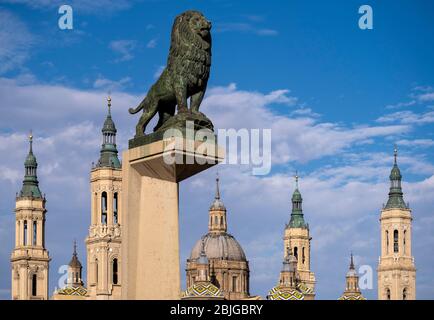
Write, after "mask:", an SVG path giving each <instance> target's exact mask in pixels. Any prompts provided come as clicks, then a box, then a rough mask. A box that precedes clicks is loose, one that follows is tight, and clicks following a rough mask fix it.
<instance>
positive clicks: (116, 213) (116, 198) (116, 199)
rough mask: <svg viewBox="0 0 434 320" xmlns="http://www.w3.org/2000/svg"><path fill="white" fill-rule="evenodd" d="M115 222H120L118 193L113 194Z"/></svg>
mask: <svg viewBox="0 0 434 320" xmlns="http://www.w3.org/2000/svg"><path fill="white" fill-rule="evenodd" d="M113 223H114V224H117V223H118V193H117V192H115V194H114V195H113Z"/></svg>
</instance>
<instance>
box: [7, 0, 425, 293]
mask: <svg viewBox="0 0 434 320" xmlns="http://www.w3.org/2000/svg"><path fill="white" fill-rule="evenodd" d="M68 3H69V4H71V5H72V7H73V9H74V29H73V30H60V29H59V28H58V27H57V20H58V18H59V14H58V13H57V9H58V7H59V5H60V4H63V2H60V1H56V0H53V1H49V0H39V1H27V0H0V112H1V114H2V117H1V118H0V151H1V153H2V158H1V161H0V194H1V195H2V197H1V199H0V241H1V243H2V244H4V245H2V246H1V248H0V298H4V299H8V298H9V297H10V292H9V290H10V278H9V274H10V273H9V268H10V266H9V256H10V252H11V250H12V247H13V237H14V232H13V230H14V228H13V221H14V216H13V207H14V195H15V192H17V191H18V190H19V189H20V184H21V181H22V176H23V173H24V172H23V165H22V163H23V161H24V157H25V155H26V152H27V144H26V135H27V132H28V131H29V129H30V128H32V129H33V130H34V134H35V153H36V156H37V157H38V161H39V164H40V167H39V168H40V170H39V178H40V182H41V189H42V191H43V192H45V193H46V194H47V199H48V203H47V207H48V215H47V247H48V249H49V251H50V254H51V256H52V257H53V261H52V263H51V275H50V276H51V279H50V285H51V289H53V288H54V286H55V285H56V283H57V279H58V277H59V276H58V275H57V273H56V272H57V269H58V268H59V266H60V265H63V264H66V263H68V261H69V259H70V255H71V251H72V241H73V239H74V238H76V239H77V240H78V242H79V250H80V257H81V260H82V262H84V261H85V257H84V252H85V251H84V238H85V236H86V233H87V228H88V224H89V220H90V212H89V210H90V206H89V205H88V204H89V203H90V198H89V181H88V180H89V170H90V166H91V162H92V161H96V160H97V159H98V152H99V147H100V143H101V137H100V129H101V125H102V122H103V120H104V116H105V112H106V109H105V97H106V95H107V92H109V91H111V92H112V95H113V114H114V119H115V121H116V124H117V126H118V131H119V138H118V142H119V149H124V148H125V147H126V142H127V140H128V139H129V138H130V137H132V135H133V129H134V125H135V121H136V118H134V117H131V116H129V115H128V114H127V112H126V110H127V109H128V108H129V107H131V106H134V105H136V104H137V103H138V102H139V101H140V100H141V99H142V98H143V96H144V95H145V94H146V91H147V89H148V88H149V86H150V85H152V83H153V82H154V81H155V77H156V75H157V74H158V71H159V70H161V67H162V66H164V65H165V63H166V59H167V53H168V48H169V42H170V30H171V26H172V22H173V19H174V17H175V16H176V15H177V14H179V13H180V12H182V11H184V10H187V9H197V10H200V11H202V12H203V13H204V14H205V16H207V18H208V19H209V20H211V21H212V23H213V30H212V34H213V57H212V58H213V61H212V71H211V78H210V80H209V90H208V92H207V97H206V99H205V101H204V103H203V108H202V109H203V110H204V112H205V113H206V114H207V115H209V117H210V118H211V119H212V120H213V122H214V124H215V125H216V127H218V128H236V129H239V128H271V129H272V141H273V143H272V162H273V167H272V171H271V173H270V174H269V175H267V176H264V177H255V176H252V175H250V171H249V170H246V168H244V167H242V166H234V165H225V166H220V168H219V171H220V175H221V182H222V196H223V200H224V202H225V204H226V207H227V208H228V219H229V229H230V232H231V233H233V234H234V235H235V236H236V238H237V239H238V240H239V241H240V243H241V244H242V245H243V247H244V248H245V251H246V254H247V256H248V258H249V260H250V264H251V269H252V273H251V289H252V290H251V291H252V292H251V293H252V294H260V295H262V296H264V295H265V294H266V292H267V290H268V289H270V288H271V287H272V286H274V285H275V283H276V281H277V279H278V273H279V269H280V266H281V260H282V255H283V244H282V236H283V227H284V224H285V222H287V221H288V219H289V213H290V197H291V193H292V191H293V188H294V183H293V179H292V176H293V175H294V172H295V170H298V171H299V172H300V175H301V177H302V178H301V182H300V189H301V192H302V194H303V197H304V209H305V216H306V220H307V221H308V222H309V224H310V226H311V233H312V237H313V240H312V269H313V271H314V272H315V273H316V276H317V281H318V282H317V292H318V295H317V296H318V298H321V299H336V298H337V297H338V296H339V295H340V294H341V293H342V291H343V289H344V280H345V279H344V277H345V272H346V269H347V267H348V256H349V252H350V251H351V250H352V251H353V252H354V253H355V255H356V262H357V263H358V264H368V265H371V266H372V268H373V270H374V271H375V268H376V264H377V259H378V255H379V222H378V218H379V210H380V209H381V205H382V203H383V202H386V199H387V192H388V190H387V188H388V174H389V171H390V168H391V164H392V151H393V144H394V143H397V144H398V146H399V149H400V157H399V162H400V167H401V169H402V172H403V175H404V179H405V183H404V192H405V198H406V201H409V202H410V206H411V207H412V209H413V214H414V232H413V250H414V256H415V259H416V267H417V269H418V273H417V296H418V298H425V299H432V298H434V280H433V279H432V277H431V274H432V273H433V272H434V267H433V265H434V258H433V257H432V255H430V254H429V253H431V252H432V247H433V246H434V237H433V235H432V234H433V232H432V231H433V228H434V217H433V211H434V210H433V208H434V200H433V199H434V174H433V173H434V161H433V149H434V137H433V123H434V78H433V75H434V60H433V59H432V57H433V56H434V46H433V45H432V39H433V38H434V3H433V2H431V1H422V0H420V1H405V0H403V1H399V2H397V1H389V0H383V1H375V2H372V1H371V2H363V1H352V0H351V1H350V0H346V1H343V0H342V1H337V0H336V1H321V2H320V1H299V0H293V1H249V2H246V1H234V0H232V1H225V0H222V1H206V2H205V1H158V0H153V1H152V0H149V1H146V0H143V1H133V0H121V1H116V2H112V1H108V0H96V1H92V3H91V4H89V3H90V2H89V1H83V0H77V1H70V2H68ZM363 4H370V5H371V6H372V8H373V12H374V29H373V30H360V29H359V28H358V19H359V17H360V15H359V14H358V8H359V6H361V5H363ZM215 171H216V170H215V169H211V170H208V171H207V172H204V173H201V174H199V175H198V176H196V177H194V178H192V179H190V180H188V181H186V182H183V183H181V191H180V215H181V263H182V268H184V262H185V259H186V258H187V257H188V255H189V252H190V249H191V248H192V247H193V245H194V243H195V241H196V240H197V239H199V237H200V236H201V235H202V234H203V233H205V232H206V228H207V210H208V207H209V204H210V203H211V200H212V197H213V190H214V185H213V179H214V175H215ZM182 277H183V278H184V274H182ZM364 294H365V295H366V296H367V297H368V298H370V299H375V298H376V279H374V288H373V289H372V290H365V291H364Z"/></svg>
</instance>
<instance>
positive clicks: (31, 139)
mask: <svg viewBox="0 0 434 320" xmlns="http://www.w3.org/2000/svg"><path fill="white" fill-rule="evenodd" d="M29 144H30V152H32V151H33V150H32V149H33V148H32V145H33V132H32V129H30V132H29Z"/></svg>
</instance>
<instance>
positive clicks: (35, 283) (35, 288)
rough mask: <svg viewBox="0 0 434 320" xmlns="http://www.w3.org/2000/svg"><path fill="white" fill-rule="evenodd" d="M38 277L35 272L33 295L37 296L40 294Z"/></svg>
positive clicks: (33, 276)
mask: <svg viewBox="0 0 434 320" xmlns="http://www.w3.org/2000/svg"><path fill="white" fill-rule="evenodd" d="M37 285H38V279H37V277H36V274H35V273H34V274H33V275H32V296H34V297H36V295H37V294H38V288H37Z"/></svg>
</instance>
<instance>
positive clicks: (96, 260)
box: [94, 259, 99, 285]
mask: <svg viewBox="0 0 434 320" xmlns="http://www.w3.org/2000/svg"><path fill="white" fill-rule="evenodd" d="M94 268H95V269H94V274H95V283H96V284H97V285H98V277H99V274H98V259H95V263H94Z"/></svg>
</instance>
